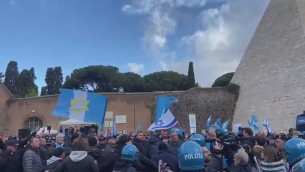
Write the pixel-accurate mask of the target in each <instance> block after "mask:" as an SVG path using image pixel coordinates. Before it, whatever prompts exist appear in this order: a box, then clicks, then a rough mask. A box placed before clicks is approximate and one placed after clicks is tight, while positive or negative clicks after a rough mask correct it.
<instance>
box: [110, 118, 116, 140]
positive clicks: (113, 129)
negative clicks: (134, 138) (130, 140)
mask: <svg viewBox="0 0 305 172" xmlns="http://www.w3.org/2000/svg"><path fill="white" fill-rule="evenodd" d="M116 134H117V132H116V126H115V117H114V118H113V119H112V129H111V135H112V136H116Z"/></svg>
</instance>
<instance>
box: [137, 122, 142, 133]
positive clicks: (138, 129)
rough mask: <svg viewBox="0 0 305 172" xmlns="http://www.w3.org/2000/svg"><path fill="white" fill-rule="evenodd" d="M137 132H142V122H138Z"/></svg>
mask: <svg viewBox="0 0 305 172" xmlns="http://www.w3.org/2000/svg"><path fill="white" fill-rule="evenodd" d="M136 131H137V132H139V131H141V122H140V121H139V122H138V125H137V128H136Z"/></svg>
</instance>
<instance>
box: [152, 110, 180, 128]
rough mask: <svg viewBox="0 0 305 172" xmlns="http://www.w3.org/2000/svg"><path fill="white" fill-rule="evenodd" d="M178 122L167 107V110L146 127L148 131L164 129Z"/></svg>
mask: <svg viewBox="0 0 305 172" xmlns="http://www.w3.org/2000/svg"><path fill="white" fill-rule="evenodd" d="M177 123H178V121H177V120H176V118H175V117H174V115H173V114H172V112H171V111H170V110H169V109H167V111H166V112H165V113H164V114H163V115H162V116H161V117H160V119H159V120H157V121H156V122H154V123H152V124H151V125H150V127H149V128H148V131H156V130H165V129H169V128H172V127H173V126H175V125H176V124H177Z"/></svg>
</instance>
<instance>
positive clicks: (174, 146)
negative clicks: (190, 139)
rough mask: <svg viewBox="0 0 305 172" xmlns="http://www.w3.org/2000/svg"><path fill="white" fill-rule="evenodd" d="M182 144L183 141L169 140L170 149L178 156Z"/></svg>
mask: <svg viewBox="0 0 305 172" xmlns="http://www.w3.org/2000/svg"><path fill="white" fill-rule="evenodd" d="M181 145H182V142H181V141H178V142H169V143H168V150H169V152H170V153H171V154H173V155H174V156H176V157H178V151H179V149H180V146H181Z"/></svg>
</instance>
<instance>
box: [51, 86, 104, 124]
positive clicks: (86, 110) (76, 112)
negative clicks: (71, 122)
mask: <svg viewBox="0 0 305 172" xmlns="http://www.w3.org/2000/svg"><path fill="white" fill-rule="evenodd" d="M60 93H61V94H60V96H59V98H58V101H57V105H56V107H55V108H54V110H53V112H52V115H53V116H59V117H65V118H71V119H76V120H80V121H84V122H96V123H100V124H102V123H104V118H105V112H106V109H107V100H108V99H107V97H106V96H103V95H100V94H95V93H90V92H86V91H80V90H69V89H60Z"/></svg>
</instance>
